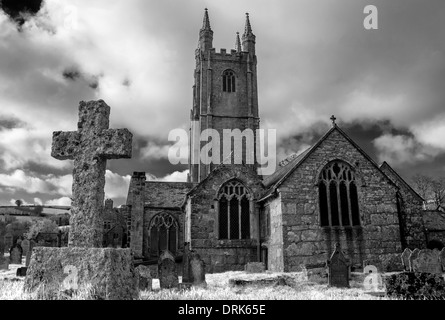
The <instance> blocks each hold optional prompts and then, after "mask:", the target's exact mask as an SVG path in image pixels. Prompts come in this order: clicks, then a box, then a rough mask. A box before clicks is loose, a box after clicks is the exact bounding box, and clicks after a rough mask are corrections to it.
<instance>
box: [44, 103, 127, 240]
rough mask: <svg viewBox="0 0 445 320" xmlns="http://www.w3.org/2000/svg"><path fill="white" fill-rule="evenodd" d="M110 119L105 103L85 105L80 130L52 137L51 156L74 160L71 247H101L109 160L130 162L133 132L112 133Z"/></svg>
mask: <svg viewBox="0 0 445 320" xmlns="http://www.w3.org/2000/svg"><path fill="white" fill-rule="evenodd" d="M109 117H110V107H109V106H108V105H107V104H106V103H105V102H104V101H102V100H99V101H89V102H83V101H82V102H80V105H79V122H78V124H77V128H78V130H77V131H69V132H62V131H56V132H54V133H53V146H52V151H51V156H53V157H54V158H56V159H59V160H67V159H70V160H74V170H73V195H72V199H73V201H72V204H71V215H70V232H69V240H68V243H69V245H70V246H75V247H87V248H98V247H101V246H102V240H103V236H102V233H103V216H102V211H103V207H104V197H105V194H104V187H105V169H106V163H107V159H119V158H131V150H132V149H131V143H132V134H131V132H130V131H128V130H127V129H109ZM86 200H88V201H86Z"/></svg>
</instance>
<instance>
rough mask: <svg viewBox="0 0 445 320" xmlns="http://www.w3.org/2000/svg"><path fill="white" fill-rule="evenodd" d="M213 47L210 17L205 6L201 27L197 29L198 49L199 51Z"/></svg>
mask: <svg viewBox="0 0 445 320" xmlns="http://www.w3.org/2000/svg"><path fill="white" fill-rule="evenodd" d="M212 47H213V31H212V28H210V19H209V13H208V10H207V8H205V11H204V19H203V20H202V28H201V29H200V30H199V44H198V49H200V50H201V51H206V50H210V49H212Z"/></svg>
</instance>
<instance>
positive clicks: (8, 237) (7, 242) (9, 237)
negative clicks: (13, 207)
mask: <svg viewBox="0 0 445 320" xmlns="http://www.w3.org/2000/svg"><path fill="white" fill-rule="evenodd" d="M4 239H5V250H6V251H8V252H9V250H11V248H12V245H13V240H14V238H13V236H12V234H11V233H7V234H5V237H4Z"/></svg>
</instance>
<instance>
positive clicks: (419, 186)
mask: <svg viewBox="0 0 445 320" xmlns="http://www.w3.org/2000/svg"><path fill="white" fill-rule="evenodd" d="M411 181H412V182H413V188H414V189H415V190H416V191H417V193H418V194H419V195H420V196H421V197H422V198H423V199H424V200H425V201H427V200H428V198H430V196H431V192H432V183H433V179H432V178H431V177H430V176H426V175H423V174H419V173H417V174H415V175H414V176H412V178H411Z"/></svg>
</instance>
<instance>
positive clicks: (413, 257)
mask: <svg viewBox="0 0 445 320" xmlns="http://www.w3.org/2000/svg"><path fill="white" fill-rule="evenodd" d="M419 251H420V250H419V249H417V248H415V249H414V250H413V252H411V254H410V256H409V271H411V272H416V271H417V270H415V269H414V265H413V260H415V259H417V256H418V255H419Z"/></svg>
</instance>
